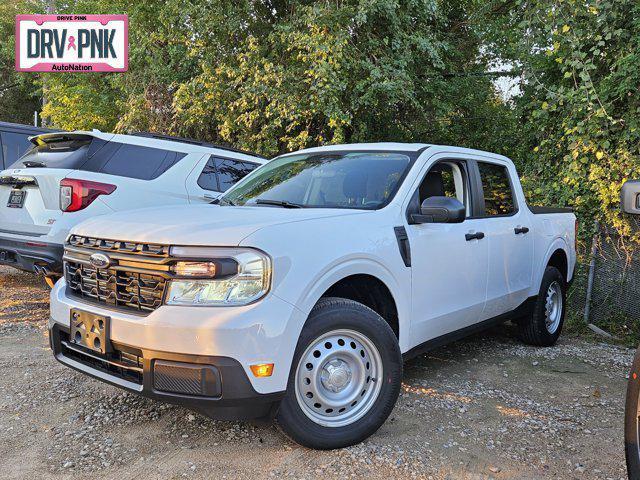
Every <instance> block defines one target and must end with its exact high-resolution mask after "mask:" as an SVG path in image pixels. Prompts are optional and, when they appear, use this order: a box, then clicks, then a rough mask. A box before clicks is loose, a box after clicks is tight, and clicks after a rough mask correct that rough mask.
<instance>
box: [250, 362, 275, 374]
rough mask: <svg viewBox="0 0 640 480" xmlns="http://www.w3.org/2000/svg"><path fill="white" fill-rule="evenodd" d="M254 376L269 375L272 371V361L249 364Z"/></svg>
mask: <svg viewBox="0 0 640 480" xmlns="http://www.w3.org/2000/svg"><path fill="white" fill-rule="evenodd" d="M251 371H252V372H253V376H254V377H270V376H271V374H272V373H273V363H258V364H257V365H251Z"/></svg>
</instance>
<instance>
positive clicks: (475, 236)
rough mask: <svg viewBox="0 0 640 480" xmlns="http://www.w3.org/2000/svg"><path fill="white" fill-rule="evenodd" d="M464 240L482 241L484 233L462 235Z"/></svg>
mask: <svg viewBox="0 0 640 480" xmlns="http://www.w3.org/2000/svg"><path fill="white" fill-rule="evenodd" d="M464 238H465V240H466V241H467V242H470V241H471V240H482V239H483V238H484V233H483V232H476V233H466V234H465V235H464Z"/></svg>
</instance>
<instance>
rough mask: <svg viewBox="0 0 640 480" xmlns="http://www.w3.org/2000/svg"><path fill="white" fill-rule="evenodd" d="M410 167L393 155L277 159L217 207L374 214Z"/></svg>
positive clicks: (346, 154) (405, 156)
mask: <svg viewBox="0 0 640 480" xmlns="http://www.w3.org/2000/svg"><path fill="white" fill-rule="evenodd" d="M410 163H411V157H410V156H409V155H408V154H405V153H395V152H373V153H372V152H328V153H311V154H305V155H291V156H286V157H281V158H276V159H274V160H271V161H270V162H269V163H267V164H266V165H264V166H263V167H261V168H259V169H257V170H256V171H255V172H254V173H252V174H250V175H249V176H248V177H246V179H245V180H244V181H242V182H240V183H239V184H237V185H236V186H235V187H234V188H232V189H231V190H229V191H228V192H227V193H226V194H225V195H224V196H223V197H222V198H221V200H220V204H221V205H270V206H282V207H291V208H296V207H308V208H356V209H366V210H373V209H377V208H381V207H383V206H384V205H386V204H387V203H388V202H389V201H390V200H391V198H392V197H393V195H394V194H395V192H396V190H397V189H398V187H399V186H400V181H401V179H402V178H403V177H404V174H405V172H406V171H407V169H408V167H409V164H410Z"/></svg>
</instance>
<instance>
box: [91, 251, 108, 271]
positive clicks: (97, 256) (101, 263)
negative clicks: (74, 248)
mask: <svg viewBox="0 0 640 480" xmlns="http://www.w3.org/2000/svg"><path fill="white" fill-rule="evenodd" d="M89 262H90V263H91V265H93V266H94V267H96V268H107V267H108V266H109V265H111V259H110V258H109V257H107V256H106V255H105V254H103V253H94V254H93V255H91V256H90V257H89Z"/></svg>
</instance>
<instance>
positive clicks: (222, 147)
mask: <svg viewBox="0 0 640 480" xmlns="http://www.w3.org/2000/svg"><path fill="white" fill-rule="evenodd" d="M129 135H133V136H135V137H147V138H156V139H158V140H169V141H172V142H180V143H189V144H191V145H200V146H202V147H212V148H219V149H220V150H227V151H229V152H235V153H242V154H244V155H251V156H252V157H258V158H264V159H266V157H264V156H262V155H258V154H257V153H255V152H248V151H246V150H240V149H239V148H233V147H229V146H226V145H218V144H215V143H209V142H203V141H201V140H195V139H193V138H186V137H175V136H173V135H165V134H162V133H153V132H132V133H129Z"/></svg>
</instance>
